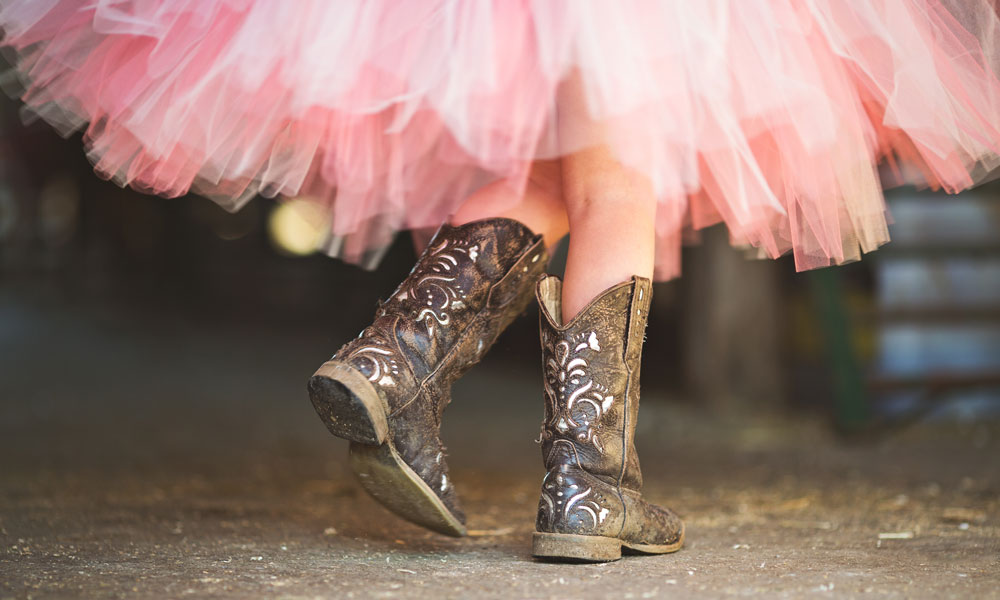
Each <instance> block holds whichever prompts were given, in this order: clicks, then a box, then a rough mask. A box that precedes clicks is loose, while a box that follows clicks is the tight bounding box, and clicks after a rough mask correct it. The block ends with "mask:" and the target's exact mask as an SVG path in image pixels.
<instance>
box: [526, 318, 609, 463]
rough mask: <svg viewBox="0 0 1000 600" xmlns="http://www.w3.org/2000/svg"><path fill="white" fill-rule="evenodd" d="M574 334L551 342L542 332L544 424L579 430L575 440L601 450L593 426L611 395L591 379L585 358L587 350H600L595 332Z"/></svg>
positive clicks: (557, 427)
mask: <svg viewBox="0 0 1000 600" xmlns="http://www.w3.org/2000/svg"><path fill="white" fill-rule="evenodd" d="M574 337H575V338H576V339H563V340H559V341H558V342H555V343H553V340H551V339H548V336H546V340H545V342H546V344H545V346H546V356H547V359H546V361H545V401H546V403H547V404H548V415H549V419H548V421H547V422H546V424H545V425H546V427H554V428H555V429H556V430H557V431H559V432H560V433H563V434H565V433H567V432H568V431H569V430H571V429H574V430H579V431H577V433H576V440H577V441H578V442H581V443H591V444H593V445H594V447H595V448H597V451H598V452H600V453H602V454H603V453H604V447H603V446H602V445H601V442H600V438H598V437H597V436H595V435H594V433H595V431H594V430H595V427H596V426H597V424H598V423H599V422H600V420H601V417H603V416H604V414H605V413H606V412H608V410H609V409H610V408H611V405H612V403H613V402H614V396H612V395H610V394H606V392H607V390H606V389H605V388H604V387H603V386H602V385H600V384H599V383H597V382H595V381H594V380H593V378H592V377H591V376H590V364H589V363H588V362H587V359H586V358H585V355H586V354H589V353H590V352H591V351H593V352H599V351H600V350H601V345H600V342H599V340H598V339H597V334H596V333H595V332H593V331H591V332H590V334H589V335H585V334H580V335H577V336H574ZM544 429H545V427H543V434H542V435H543V437H544V435H545V433H544Z"/></svg>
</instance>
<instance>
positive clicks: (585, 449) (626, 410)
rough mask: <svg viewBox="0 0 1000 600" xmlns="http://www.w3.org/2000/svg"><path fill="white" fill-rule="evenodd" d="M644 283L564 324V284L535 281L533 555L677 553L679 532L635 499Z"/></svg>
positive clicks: (663, 514) (615, 290)
mask: <svg viewBox="0 0 1000 600" xmlns="http://www.w3.org/2000/svg"><path fill="white" fill-rule="evenodd" d="M651 292H652V286H651V284H650V281H649V280H648V279H644V278H641V277H633V278H632V279H631V280H630V281H627V282H624V283H620V284H618V285H616V286H614V287H612V288H610V289H607V290H605V291H604V292H602V293H601V294H600V295H599V296H598V297H597V298H595V299H594V300H592V301H591V302H590V304H588V305H587V307H586V308H584V309H583V310H582V311H581V312H580V314H578V315H577V316H576V317H574V318H573V319H572V321H570V322H569V323H566V324H563V323H562V281H560V280H559V278H558V277H552V276H549V277H545V278H543V279H542V280H541V281H539V282H538V287H537V295H538V304H539V306H540V317H539V319H540V324H541V338H542V364H543V369H544V372H545V421H544V423H543V424H542V437H541V443H542V457H543V460H544V462H545V469H546V471H547V473H546V474H545V478H544V479H543V480H542V495H541V499H540V500H539V502H538V517H537V520H536V521H535V534H534V538H533V540H532V553H533V554H534V555H535V556H536V557H541V558H550V559H564V560H565V559H568V560H578V561H593V562H600V561H611V560H618V559H619V558H621V554H622V548H625V549H626V550H632V551H635V552H638V553H645V554H664V553H667V552H674V551H676V550H678V549H680V547H681V544H682V543H683V541H684V525H683V523H681V520H680V519H679V518H678V517H677V515H675V514H674V513H673V512H671V511H670V510H668V509H664V508H660V507H658V506H655V505H653V504H650V503H648V502H646V501H644V500H643V499H642V498H641V494H640V490H641V488H642V474H641V473H640V471H639V457H638V456H637V455H636V451H635V445H634V443H633V437H634V435H635V424H636V417H637V416H638V412H639V362H640V356H641V354H642V342H643V336H644V335H645V329H646V317H647V314H646V313H647V311H648V309H649V301H650V295H651Z"/></svg>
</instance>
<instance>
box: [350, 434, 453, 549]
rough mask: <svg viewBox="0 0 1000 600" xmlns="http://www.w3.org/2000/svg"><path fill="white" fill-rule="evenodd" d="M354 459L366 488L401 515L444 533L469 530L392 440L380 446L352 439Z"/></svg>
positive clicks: (357, 473)
mask: <svg viewBox="0 0 1000 600" xmlns="http://www.w3.org/2000/svg"><path fill="white" fill-rule="evenodd" d="M350 460H351V468H352V469H353V470H354V473H355V474H356V475H357V476H358V480H359V481H360V482H361V486H362V487H363V488H365V491H366V492H368V493H369V494H371V496H372V497H373V498H375V499H376V500H378V501H379V502H380V503H381V504H382V505H383V506H385V507H386V508H388V509H389V510H391V511H392V512H394V513H396V514H397V515H399V516H400V517H402V518H404V519H406V520H407V521H411V522H413V523H416V524H417V525H422V526H423V527H426V528H427V529H430V530H431V531H436V532H438V533H443V534H444V535H450V536H453V537H463V536H465V535H466V534H467V533H468V532H467V531H466V529H465V525H463V524H462V522H461V521H460V520H459V519H458V518H457V517H456V516H455V515H454V514H453V513H452V512H451V511H450V510H449V509H448V507H447V506H445V504H444V502H442V501H441V499H440V498H438V496H437V494H435V493H434V490H432V489H431V488H430V486H429V485H427V483H426V482H425V481H424V480H423V479H421V478H420V476H419V475H417V473H416V472H415V471H414V470H413V469H411V468H410V466H409V465H407V464H406V463H405V462H403V459H402V457H401V456H400V455H399V453H398V452H397V451H396V449H395V447H393V445H392V440H389V441H388V442H386V443H385V444H382V445H380V446H371V445H366V444H359V443H352V444H351V446H350Z"/></svg>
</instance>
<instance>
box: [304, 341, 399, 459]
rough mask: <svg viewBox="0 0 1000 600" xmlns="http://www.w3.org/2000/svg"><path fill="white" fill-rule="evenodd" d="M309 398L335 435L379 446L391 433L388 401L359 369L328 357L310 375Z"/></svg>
mask: <svg viewBox="0 0 1000 600" xmlns="http://www.w3.org/2000/svg"><path fill="white" fill-rule="evenodd" d="M309 399H310V400H312V403H313V407H315V409H316V412H317V413H319V416H320V418H322V419H323V423H325V424H326V428H327V429H329V430H330V433H332V434H333V435H335V436H337V437H339V438H344V439H345V440H350V441H352V442H358V443H360V444H369V445H374V446H377V445H379V444H382V443H384V442H385V440H386V438H387V437H388V435H389V422H388V413H389V409H388V407H387V406H386V404H385V401H384V400H383V399H382V398H381V397H380V396H379V394H378V391H376V390H375V386H373V385H372V383H371V382H370V381H368V378H367V377H365V376H364V375H363V374H361V373H360V372H359V371H358V370H357V369H354V368H353V367H351V366H350V365H347V364H345V363H342V362H339V361H332V360H331V361H327V362H325V363H323V366H321V367H320V368H319V370H317V371H316V373H315V374H314V375H313V376H312V377H310V378H309Z"/></svg>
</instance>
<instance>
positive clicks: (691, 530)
mask: <svg viewBox="0 0 1000 600" xmlns="http://www.w3.org/2000/svg"><path fill="white" fill-rule="evenodd" d="M0 317H2V318H0V326H2V329H0V355H2V357H3V360H2V365H0V473H2V477H0V598H64V597H88V598H105V597H107V598H115V597H127V598H146V597H150V598H163V597H185V596H190V597H197V598H201V597H212V598H246V597H253V596H268V597H279V598H326V597H336V598H470V597H483V598H606V597H622V598H659V597H671V598H686V597H695V598H697V597H706V598H718V597H727V596H738V597H742V596H754V597H767V598H802V597H817V598H824V597H828V598H843V597H872V598H1000V427H998V426H997V423H975V422H970V423H944V424H937V425H934V426H919V427H916V428H910V429H907V430H904V431H896V432H887V433H882V434H880V435H877V436H873V437H870V438H865V439H861V440H850V441H848V440H842V439H839V438H838V437H837V436H835V435H834V434H833V433H831V432H830V431H829V429H828V427H827V423H826V421H825V420H824V419H821V418H815V417H814V418H805V417H794V418H785V419H760V420H755V419H751V420H740V421H736V422H720V421H718V420H714V419H711V418H709V417H707V416H706V415H704V414H702V413H700V412H698V411H696V410H693V409H691V408H690V407H688V406H686V405H684V404H682V403H677V402H673V401H671V399H669V398H662V397H657V396H656V394H655V393H650V394H648V395H647V396H646V397H645V398H644V404H643V409H642V412H641V423H640V431H639V440H640V456H641V457H642V461H643V470H644V476H645V480H646V494H647V496H648V497H649V498H650V499H652V500H654V501H657V502H662V503H665V504H669V505H670V506H672V507H673V508H674V509H675V510H677V511H678V512H679V513H680V514H681V515H682V516H683V517H684V518H685V520H686V523H687V533H688V535H687V540H688V541H687V545H686V546H685V548H684V549H683V550H681V551H680V552H678V553H677V554H674V555H668V556H660V557H626V558H625V559H624V560H622V561H619V562H616V563H611V564H603V565H567V564H546V563H541V562H536V561H535V560H533V559H532V558H531V556H530V535H531V531H532V530H533V518H534V512H535V507H536V502H537V499H538V485H539V481H540V478H541V474H542V471H541V461H540V458H539V455H538V447H537V445H536V444H534V443H533V442H532V440H533V439H534V438H535V437H536V435H537V430H538V423H539V419H540V416H541V405H540V400H539V390H538V386H537V381H536V377H538V374H537V373H534V371H533V370H532V365H533V362H532V361H533V360H534V358H533V357H528V358H526V362H525V363H524V364H510V363H501V362H496V361H490V360H489V359H487V361H486V362H485V363H484V364H483V365H482V366H481V367H479V368H477V369H475V370H474V371H472V372H471V373H470V375H469V376H467V377H466V378H465V379H463V380H462V381H461V382H460V384H459V386H458V389H457V390H456V393H455V398H456V400H455V404H454V405H453V406H452V407H451V408H450V409H449V411H448V413H447V414H446V422H445V428H446V429H445V436H446V441H447V442H448V444H449V447H450V452H451V456H450V459H449V460H450V461H451V464H452V468H453V471H454V480H455V483H456V486H457V487H458V488H459V491H460V493H461V495H462V496H463V498H464V500H465V508H466V512H467V513H468V515H469V526H470V533H471V535H470V536H469V537H467V538H464V539H450V538H446V537H442V536H439V535H436V534H432V533H428V532H425V531H423V530H421V529H419V528H417V527H414V526H411V525H409V524H407V523H405V522H403V521H400V520H399V519H397V518H395V517H394V516H392V515H390V514H389V513H387V512H385V511H384V510H383V509H381V508H380V507H379V506H377V505H376V504H374V503H373V502H372V501H370V500H369V499H368V498H367V497H366V496H365V494H364V492H363V491H362V490H361V488H360V487H359V486H358V484H357V483H356V482H355V481H354V480H353V478H352V476H351V474H350V472H349V471H348V470H347V469H346V466H345V462H344V458H345V454H346V444H344V443H343V442H341V441H340V440H336V439H334V438H332V437H330V436H329V435H328V434H327V433H326V431H325V429H324V428H323V426H322V424H321V423H320V422H319V420H318V419H317V418H316V417H315V415H314V414H312V411H311V407H310V405H309V402H308V399H307V397H306V394H305V379H306V377H308V375H309V374H310V372H311V370H312V368H314V367H315V366H317V365H318V364H319V363H320V362H322V360H323V359H324V357H325V356H326V355H328V354H329V353H331V352H332V351H333V350H335V349H336V346H337V343H338V342H339V341H342V340H333V339H331V338H333V337H335V336H327V335H311V336H310V335H305V334H302V332H299V331H280V330H276V329H274V330H272V329H268V328H264V327H256V326H254V325H252V324H249V325H247V326H245V327H242V328H226V327H222V326H219V327H211V326H200V325H192V324H185V323H178V322H174V321H171V320H170V319H163V320H159V321H154V320H150V319H148V318H145V317H137V316H135V315H130V314H122V313H117V312H114V311H109V310H103V311H94V310H90V309H86V310H84V309H79V310H69V309H66V308H65V307H47V306H45V305H44V303H25V302H22V301H20V300H19V299H17V298H12V297H11V296H9V295H8V296H3V295H0ZM533 351H534V349H533ZM644 375H645V376H646V377H647V378H649V377H655V373H654V371H653V370H650V369H647V370H646V372H644Z"/></svg>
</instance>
